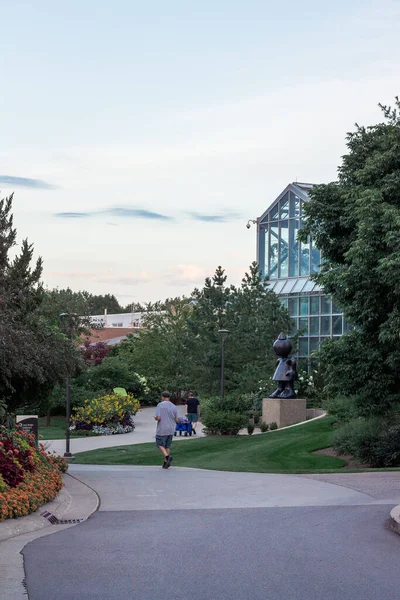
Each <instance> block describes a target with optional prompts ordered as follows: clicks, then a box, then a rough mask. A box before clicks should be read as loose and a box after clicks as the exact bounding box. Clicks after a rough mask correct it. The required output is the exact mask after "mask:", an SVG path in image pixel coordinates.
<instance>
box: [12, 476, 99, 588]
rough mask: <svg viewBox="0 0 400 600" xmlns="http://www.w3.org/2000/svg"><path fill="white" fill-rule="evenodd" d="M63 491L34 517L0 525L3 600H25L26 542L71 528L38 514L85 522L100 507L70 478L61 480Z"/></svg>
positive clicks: (91, 492)
mask: <svg viewBox="0 0 400 600" xmlns="http://www.w3.org/2000/svg"><path fill="white" fill-rule="evenodd" d="M63 480H64V487H63V489H62V490H61V491H60V494H59V495H58V497H57V498H56V499H55V500H53V501H52V502H49V503H48V504H45V505H44V506H42V507H41V508H39V509H38V510H37V511H36V512H35V513H32V514H30V515H27V516H26V517H19V518H18V519H7V520H6V521H3V522H2V523H0V573H2V574H3V573H5V574H6V577H4V579H3V576H2V583H1V591H2V593H4V598H7V600H26V598H27V591H26V587H25V570H24V558H23V555H22V550H23V548H24V547H25V546H26V544H28V543H29V542H33V541H34V540H36V539H37V538H40V537H43V536H45V535H51V534H52V533H57V532H58V531H63V530H64V529H68V528H69V527H75V524H62V525H52V523H51V522H50V521H48V520H47V519H45V518H44V517H43V516H42V515H41V513H42V512H44V511H46V510H47V511H48V512H49V513H52V514H54V515H55V516H56V517H57V518H58V519H60V520H61V519H62V520H74V519H79V520H83V521H86V520H87V519H88V518H89V517H90V516H91V515H92V514H93V513H94V512H96V511H97V510H98V508H99V506H100V498H99V496H98V494H97V492H95V491H94V490H93V489H92V488H91V487H89V486H88V485H86V484H85V483H83V482H82V481H80V480H79V479H77V478H76V477H75V476H73V475H69V474H66V475H64V476H63Z"/></svg>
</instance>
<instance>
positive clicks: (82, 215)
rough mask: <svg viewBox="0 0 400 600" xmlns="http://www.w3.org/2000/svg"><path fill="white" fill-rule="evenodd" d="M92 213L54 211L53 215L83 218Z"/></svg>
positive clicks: (65, 217)
mask: <svg viewBox="0 0 400 600" xmlns="http://www.w3.org/2000/svg"><path fill="white" fill-rule="evenodd" d="M91 214H92V213H89V212H60V213H55V215H54V216H55V217H57V218H58V219H84V218H86V217H90V216H91Z"/></svg>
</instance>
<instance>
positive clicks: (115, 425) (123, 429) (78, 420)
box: [71, 367, 140, 435]
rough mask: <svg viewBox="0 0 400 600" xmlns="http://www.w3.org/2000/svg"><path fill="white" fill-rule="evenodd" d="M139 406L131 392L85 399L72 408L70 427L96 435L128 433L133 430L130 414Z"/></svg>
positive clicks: (135, 411)
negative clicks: (124, 394) (81, 403)
mask: <svg viewBox="0 0 400 600" xmlns="http://www.w3.org/2000/svg"><path fill="white" fill-rule="evenodd" d="M95 368H99V367H95ZM139 407H140V404H139V400H137V399H136V398H134V397H133V396H132V395H131V394H128V395H127V396H120V395H119V394H106V395H104V396H99V397H97V398H94V399H93V400H85V401H84V402H83V405H82V406H80V407H78V408H75V409H74V414H73V416H72V426H71V428H72V429H73V430H78V431H93V432H94V433H97V434H98V435H108V434H111V433H128V431H132V430H133V422H132V420H131V416H132V415H135V414H136V413H137V411H138V410H139Z"/></svg>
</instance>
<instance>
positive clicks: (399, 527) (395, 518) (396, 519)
mask: <svg viewBox="0 0 400 600" xmlns="http://www.w3.org/2000/svg"><path fill="white" fill-rule="evenodd" d="M389 524H390V528H391V529H392V530H393V531H394V532H395V533H398V534H399V535H400V504H398V505H397V506H395V507H394V508H392V510H391V511H390V522H389Z"/></svg>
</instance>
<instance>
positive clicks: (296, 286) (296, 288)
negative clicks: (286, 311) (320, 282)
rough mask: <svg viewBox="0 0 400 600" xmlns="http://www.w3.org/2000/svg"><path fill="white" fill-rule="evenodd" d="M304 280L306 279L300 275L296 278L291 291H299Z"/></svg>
mask: <svg viewBox="0 0 400 600" xmlns="http://www.w3.org/2000/svg"><path fill="white" fill-rule="evenodd" d="M306 281H307V279H306V278H305V277H301V278H300V279H298V280H297V281H296V284H295V286H294V288H293V289H292V293H293V294H295V293H299V292H301V290H302V289H303V287H304V284H305V283H306Z"/></svg>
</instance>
